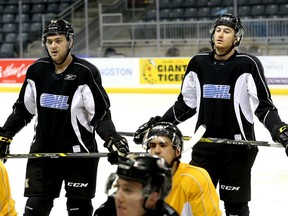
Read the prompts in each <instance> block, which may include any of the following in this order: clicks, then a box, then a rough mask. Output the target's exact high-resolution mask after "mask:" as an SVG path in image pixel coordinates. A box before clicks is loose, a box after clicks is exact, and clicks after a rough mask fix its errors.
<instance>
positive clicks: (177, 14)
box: [169, 8, 184, 20]
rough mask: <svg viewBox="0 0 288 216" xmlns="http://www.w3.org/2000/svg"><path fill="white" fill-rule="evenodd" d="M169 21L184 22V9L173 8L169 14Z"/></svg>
mask: <svg viewBox="0 0 288 216" xmlns="http://www.w3.org/2000/svg"><path fill="white" fill-rule="evenodd" d="M169 18H170V20H184V8H174V9H172V11H171V13H170V17H169Z"/></svg>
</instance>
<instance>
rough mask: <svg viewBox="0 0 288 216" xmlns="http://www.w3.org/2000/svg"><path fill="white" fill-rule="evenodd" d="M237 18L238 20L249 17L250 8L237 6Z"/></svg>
mask: <svg viewBox="0 0 288 216" xmlns="http://www.w3.org/2000/svg"><path fill="white" fill-rule="evenodd" d="M238 16H239V17H240V18H243V17H247V16H251V6H249V5H243V6H239V8H238Z"/></svg>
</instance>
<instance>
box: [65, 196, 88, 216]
mask: <svg viewBox="0 0 288 216" xmlns="http://www.w3.org/2000/svg"><path fill="white" fill-rule="evenodd" d="M67 211H68V215H69V216H91V215H92V213H93V206H92V202H91V199H77V198H68V199H67Z"/></svg>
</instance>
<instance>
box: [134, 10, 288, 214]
mask: <svg viewBox="0 0 288 216" xmlns="http://www.w3.org/2000/svg"><path fill="white" fill-rule="evenodd" d="M210 34H211V41H210V42H211V46H212V49H213V50H212V51H211V52H207V53H200V54H198V55H195V56H194V57H193V58H192V59H191V60H190V62H189V64H188V66H187V70H186V72H185V75H184V78H183V82H182V85H181V92H180V94H179V96H178V98H177V100H176V102H175V103H174V105H173V106H172V107H171V108H170V109H168V110H167V112H166V113H165V114H164V115H163V116H162V117H160V116H157V117H153V118H151V119H150V120H149V121H148V122H147V123H145V124H143V125H142V126H141V127H139V129H138V130H137V131H136V133H135V135H134V142H136V143H139V144H140V143H142V140H143V136H144V135H145V133H146V132H147V129H149V128H150V127H151V126H153V125H154V124H155V123H156V122H157V121H167V122H174V123H176V124H179V123H180V122H183V121H185V120H186V119H188V118H190V117H192V116H194V115H195V114H196V113H197V123H196V129H197V128H198V127H199V125H202V124H204V125H206V129H207V130H206V133H205V135H204V137H216V138H227V139H235V140H255V134H254V121H253V113H255V115H256V116H257V117H258V119H259V120H260V122H262V123H263V124H264V126H265V127H266V128H267V129H268V131H269V132H270V133H271V136H272V138H273V140H274V141H276V142H279V143H281V144H283V146H284V147H285V149H286V154H287V155H288V150H287V149H288V148H287V145H288V128H287V124H286V123H284V122H282V120H281V119H280V117H279V115H278V112H277V109H276V107H275V106H274V104H273V102H272V100H271V94H270V91H269V89H268V86H267V83H266V80H265V77H264V72H263V66H262V64H261V62H260V61H259V59H258V58H257V57H255V56H253V55H249V54H244V53H238V52H237V50H236V49H235V47H237V46H238V45H239V44H240V43H241V40H242V38H243V34H244V27H243V25H242V23H241V21H240V19H239V18H238V17H236V16H234V15H231V14H224V15H222V16H221V17H219V18H218V19H216V21H215V23H214V24H213V27H212V28H211V30H210ZM252 105H253V106H252ZM257 153H258V148H257V147H256V146H252V145H250V146H236V145H226V144H216V143H214V144H213V143H204V142H201V143H200V142H199V143H197V144H196V145H195V146H194V147H193V151H192V160H191V162H190V163H191V164H192V165H196V166H200V167H203V168H205V169H206V170H207V171H208V173H209V174H210V176H211V179H212V181H213V183H214V185H215V188H216V187H217V185H218V184H219V193H220V199H221V200H223V201H224V207H225V211H226V215H227V216H232V215H233V216H236V215H237V216H247V215H249V207H248V202H249V201H250V199H251V168H252V166H253V163H254V160H255V158H256V155H257Z"/></svg>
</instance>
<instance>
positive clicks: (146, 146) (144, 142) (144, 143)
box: [142, 133, 182, 152]
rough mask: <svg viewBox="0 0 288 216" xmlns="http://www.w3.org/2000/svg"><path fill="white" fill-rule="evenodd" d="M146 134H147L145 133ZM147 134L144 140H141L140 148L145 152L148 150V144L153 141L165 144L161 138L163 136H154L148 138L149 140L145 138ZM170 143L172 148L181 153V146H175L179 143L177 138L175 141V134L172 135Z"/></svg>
mask: <svg viewBox="0 0 288 216" xmlns="http://www.w3.org/2000/svg"><path fill="white" fill-rule="evenodd" d="M147 134H148V133H147ZM147 134H146V135H145V137H144V139H143V144H142V148H143V149H144V150H146V151H148V150H149V149H150V142H151V140H153V139H155V138H156V139H157V138H158V139H160V140H161V141H162V142H163V143H164V142H165V141H164V140H163V139H162V138H161V137H162V136H164V135H154V136H150V137H149V138H147ZM176 140H178V141H176ZM171 142H172V146H173V148H175V149H177V150H179V151H180V152H181V151H182V148H181V145H180V144H175V143H176V142H180V141H179V137H178V139H177V137H176V134H174V135H173V138H172V140H171Z"/></svg>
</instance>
